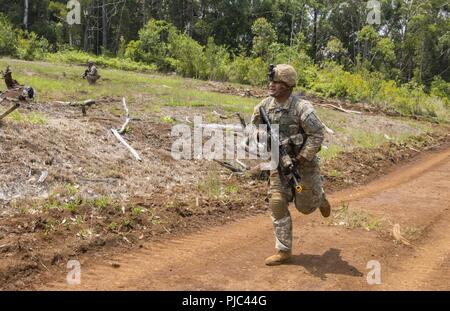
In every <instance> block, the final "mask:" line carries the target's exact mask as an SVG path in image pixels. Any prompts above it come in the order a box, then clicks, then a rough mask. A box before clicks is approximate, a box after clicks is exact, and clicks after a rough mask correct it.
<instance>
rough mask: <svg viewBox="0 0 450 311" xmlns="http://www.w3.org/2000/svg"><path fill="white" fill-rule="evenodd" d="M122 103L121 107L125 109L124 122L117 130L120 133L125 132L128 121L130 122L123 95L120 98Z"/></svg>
mask: <svg viewBox="0 0 450 311" xmlns="http://www.w3.org/2000/svg"><path fill="white" fill-rule="evenodd" d="M122 104H123V108H124V109H125V123H124V124H123V125H122V127H121V128H120V130H119V131H118V132H119V134H120V135H122V134H123V133H125V130H126V128H127V126H128V123H130V121H131V119H130V112H129V111H128V107H127V102H126V101H125V97H123V98H122Z"/></svg>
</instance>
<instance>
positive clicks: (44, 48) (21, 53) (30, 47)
mask: <svg viewBox="0 0 450 311" xmlns="http://www.w3.org/2000/svg"><path fill="white" fill-rule="evenodd" d="M49 48H50V45H49V43H48V41H47V39H45V38H43V37H38V35H37V34H35V33H34V32H30V33H28V32H24V33H23V34H22V35H21V36H20V38H19V40H18V43H17V51H16V55H17V57H18V58H20V59H24V60H41V59H44V56H45V54H46V53H47V52H48V51H49Z"/></svg>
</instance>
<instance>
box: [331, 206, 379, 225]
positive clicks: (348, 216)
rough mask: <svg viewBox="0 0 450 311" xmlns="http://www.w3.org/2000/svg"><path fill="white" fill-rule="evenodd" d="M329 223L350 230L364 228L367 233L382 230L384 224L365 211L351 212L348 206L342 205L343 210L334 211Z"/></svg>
mask: <svg viewBox="0 0 450 311" xmlns="http://www.w3.org/2000/svg"><path fill="white" fill-rule="evenodd" d="M329 223H330V224H331V225H334V226H344V227H346V228H350V229H356V228H362V229H365V230H367V231H374V230H379V229H381V227H382V225H383V222H382V220H381V219H379V218H378V217H376V216H373V215H371V214H369V213H367V212H365V211H363V210H350V209H349V205H348V204H345V203H344V204H342V206H341V208H339V209H337V210H335V211H333V213H332V215H331V218H330V220H329Z"/></svg>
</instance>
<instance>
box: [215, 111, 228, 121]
mask: <svg viewBox="0 0 450 311" xmlns="http://www.w3.org/2000/svg"><path fill="white" fill-rule="evenodd" d="M212 113H213V114H214V115H216V116H218V117H219V118H221V119H228V117H227V116H225V115H223V114H220V113H218V112H217V111H215V110H213V112H212Z"/></svg>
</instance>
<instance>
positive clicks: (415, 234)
mask: <svg viewBox="0 0 450 311" xmlns="http://www.w3.org/2000/svg"><path fill="white" fill-rule="evenodd" d="M402 234H403V237H405V238H406V239H407V240H408V241H415V240H418V239H420V238H421V237H422V236H423V234H424V229H423V228H419V227H416V226H410V227H406V228H405V230H404V231H403V232H402Z"/></svg>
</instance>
